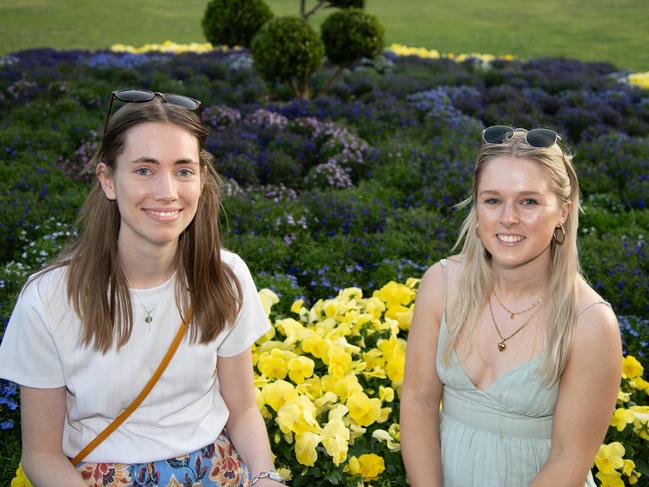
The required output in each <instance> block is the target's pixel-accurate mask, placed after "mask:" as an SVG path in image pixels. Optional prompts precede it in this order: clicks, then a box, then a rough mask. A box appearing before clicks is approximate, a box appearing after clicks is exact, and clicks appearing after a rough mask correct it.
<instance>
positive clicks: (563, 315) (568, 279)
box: [444, 130, 581, 385]
mask: <svg viewBox="0 0 649 487" xmlns="http://www.w3.org/2000/svg"><path fill="white" fill-rule="evenodd" d="M501 156H512V157H519V158H525V159H530V160H532V161H535V162H536V163H537V164H539V165H540V166H541V167H543V168H545V169H546V170H547V173H548V175H549V176H550V183H551V188H552V190H553V191H554V192H555V194H556V195H557V196H558V198H559V202H560V204H561V205H562V206H565V205H566V204H567V203H568V202H569V201H570V202H572V207H571V209H570V213H569V214H568V218H567V219H566V221H565V223H564V224H563V228H564V230H565V240H564V241H563V244H562V245H558V244H557V243H556V242H555V240H554V238H553V239H552V242H551V246H550V253H551V254H550V255H551V263H550V269H549V274H548V275H549V276H550V282H549V283H548V289H547V291H546V294H545V296H544V303H548V309H547V318H548V321H549V329H548V335H547V348H546V354H545V359H544V361H543V363H542V364H541V367H540V369H539V370H540V375H541V377H542V378H543V381H544V382H545V383H546V384H548V385H549V384H552V383H554V382H555V381H557V380H558V379H559V377H560V376H561V373H562V372H563V369H564V367H565V365H566V362H567V360H568V356H569V353H570V347H571V345H572V340H573V337H574V333H575V326H576V324H577V309H576V305H577V283H578V278H579V277H580V276H581V270H580V266H579V258H578V254H577V227H578V225H579V209H580V208H579V182H578V180H577V174H576V172H575V169H574V167H573V165H572V156H571V155H570V154H568V153H566V152H564V151H563V150H562V149H561V148H560V147H559V145H558V144H554V145H552V146H551V147H547V148H537V147H532V146H530V145H528V144H527V143H526V142H525V132H524V131H519V130H517V131H515V133H514V134H513V135H512V137H511V138H510V139H508V140H506V141H505V142H503V143H502V144H487V143H485V144H483V145H482V147H481V148H480V152H479V153H478V156H477V158H476V164H475V169H474V173H473V188H472V194H471V196H470V197H469V198H467V199H466V200H465V201H463V202H462V203H460V204H459V205H458V206H459V207H466V206H470V207H471V208H470V210H469V214H468V215H467V217H466V218H465V220H464V223H463V224H462V229H461V231H460V235H459V237H458V240H457V242H456V244H455V247H454V248H457V247H458V246H459V245H461V244H462V243H463V246H462V252H461V254H460V255H461V256H462V261H463V265H462V271H461V274H460V280H459V286H458V289H459V292H458V296H462V299H460V300H458V302H457V305H456V307H455V312H454V316H453V317H452V319H451V320H449V323H448V339H447V342H446V347H445V349H444V361H445V362H446V363H448V360H449V359H450V354H451V351H452V350H454V348H455V345H456V344H457V341H458V340H459V337H460V332H461V331H462V329H463V328H464V327H469V328H470V327H471V326H473V325H474V324H475V323H476V321H477V319H478V317H479V315H480V312H481V310H482V308H483V306H484V305H485V303H486V301H487V297H488V296H489V293H490V292H491V290H492V289H493V271H492V268H491V256H490V255H489V253H488V252H487V251H486V249H485V248H484V246H483V245H482V241H481V240H480V238H479V237H478V236H477V235H476V232H475V228H476V225H477V223H478V218H477V211H476V207H475V202H476V201H477V191H478V185H479V184H480V178H481V176H482V171H483V170H484V167H485V165H486V164H487V163H488V162H489V161H490V160H491V159H494V158H496V157H501Z"/></svg>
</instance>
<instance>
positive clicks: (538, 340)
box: [401, 125, 621, 487]
mask: <svg viewBox="0 0 649 487" xmlns="http://www.w3.org/2000/svg"><path fill="white" fill-rule="evenodd" d="M558 138H559V137H558V135H557V134H556V133H555V132H554V131H552V130H549V129H533V130H530V131H527V130H524V129H513V128H511V127H506V126H502V125H497V126H493V127H489V128H487V129H485V130H484V132H483V144H482V147H481V148H480V152H479V154H478V157H477V161H476V165H475V171H474V181H473V188H472V195H471V197H470V198H469V199H468V200H467V201H465V202H464V206H469V207H470V210H469V213H468V216H467V217H466V219H465V221H464V225H463V227H462V230H461V233H460V238H459V239H458V244H457V245H459V244H460V243H462V242H463V247H462V251H461V253H460V254H459V255H457V256H453V257H450V258H449V259H444V260H442V261H441V262H440V263H438V264H435V265H434V266H432V267H431V268H430V269H429V270H428V271H427V272H426V273H425V275H424V277H423V278H422V281H421V285H420V288H419V291H418V294H417V300H416V306H415V312H414V317H413V321H412V326H411V331H410V335H409V338H408V350H407V358H406V371H405V378H404V384H403V391H402V395H401V444H402V445H401V446H402V452H403V459H404V462H405V466H406V471H407V474H408V478H409V480H410V484H411V485H412V486H413V487H420V486H424V487H434V486H442V485H443V486H445V487H472V486H474V487H478V486H479V487H505V486H506V487H523V486H525V487H527V486H531V487H543V486H552V487H555V486H562V487H565V486H573V487H583V486H594V485H595V484H594V482H593V479H592V476H591V474H590V472H589V470H590V468H591V466H592V464H593V460H594V458H595V455H596V453H597V450H598V447H599V445H600V444H601V442H602V440H603V438H604V435H605V433H606V430H607V427H608V424H609V421H610V417H611V414H612V412H613V408H614V406H615V400H616V397H617V391H618V386H619V380H620V372H621V344H620V333H619V328H618V324H617V320H616V318H615V315H614V314H613V312H612V310H611V308H610V306H609V305H608V303H606V302H605V301H603V300H602V298H601V297H600V296H599V295H597V293H596V292H595V291H594V290H593V289H592V288H591V287H590V286H589V285H588V284H587V283H586V281H585V280H584V278H583V277H582V276H581V274H580V270H579V261H578V256H577V228H578V217H579V183H578V181H577V175H576V173H575V170H574V168H573V166H572V162H571V157H570V156H569V155H568V154H566V153H565V152H564V151H563V150H562V149H561V147H560V146H559V144H558V142H557V141H558ZM457 245H456V246H457ZM440 404H441V411H440Z"/></svg>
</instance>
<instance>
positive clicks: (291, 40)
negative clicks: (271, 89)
mask: <svg viewBox="0 0 649 487" xmlns="http://www.w3.org/2000/svg"><path fill="white" fill-rule="evenodd" d="M251 50H252V57H253V60H254V63H255V67H256V68H257V70H258V71H259V72H260V73H261V75H262V76H263V77H264V79H266V80H267V81H269V82H273V81H277V80H279V81H288V82H289V84H290V83H291V82H292V80H297V81H298V82H299V83H301V84H304V83H306V81H307V80H308V78H309V76H310V75H311V74H312V73H314V72H315V71H316V70H317V69H318V68H319V67H320V64H321V62H322V53H323V47H322V41H321V40H320V37H318V34H317V33H316V32H315V31H314V30H313V29H312V28H311V26H310V25H309V24H308V23H307V21H306V20H304V19H303V18H302V17H277V18H274V19H272V20H270V21H269V22H267V23H265V24H264V25H263V27H262V28H261V29H259V32H258V33H257V35H256V36H255V37H254V39H253V40H252V46H251Z"/></svg>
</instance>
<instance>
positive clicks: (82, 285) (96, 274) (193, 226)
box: [45, 99, 241, 353]
mask: <svg viewBox="0 0 649 487" xmlns="http://www.w3.org/2000/svg"><path fill="white" fill-rule="evenodd" d="M149 122H158V123H172V124H175V125H177V126H179V127H181V128H183V129H185V130H187V131H188V132H189V133H191V134H192V135H193V136H194V137H196V139H197V140H198V143H199V163H200V166H201V168H204V169H203V170H202V171H201V174H202V177H203V178H204V184H203V190H202V192H201V196H200V198H199V201H198V206H197V210H196V215H195V216H194V219H193V220H192V222H191V223H190V224H189V225H188V226H187V228H186V229H185V231H184V232H183V233H182V234H181V235H180V237H179V241H178V248H177V252H176V293H175V294H176V304H177V307H178V310H179V311H180V313H181V316H183V317H184V316H186V314H187V311H188V309H189V305H190V303H191V306H192V313H193V317H192V324H193V326H192V327H191V328H190V330H191V331H190V339H191V340H192V342H194V343H195V342H197V341H198V342H200V343H208V342H210V341H212V340H214V339H215V338H216V336H217V335H218V334H219V333H220V332H221V331H222V330H223V329H224V328H225V327H226V326H227V325H228V324H231V323H233V322H234V319H235V318H236V315H237V314H238V312H239V309H240V307H241V286H240V284H239V281H238V279H237V277H236V275H235V274H234V272H233V271H232V270H231V269H230V268H229V267H228V266H227V264H225V263H224V262H222V260H221V252H220V250H221V241H220V236H219V209H220V198H219V182H220V179H219V177H218V175H217V174H216V171H215V170H214V167H213V165H212V161H213V157H212V155H211V154H210V153H209V152H207V150H205V140H206V138H207V135H208V133H207V131H206V129H205V128H204V127H203V125H202V124H201V122H200V121H199V119H198V117H197V116H196V115H195V114H194V113H192V112H190V111H189V110H187V109H185V108H182V107H179V106H177V105H173V104H171V103H162V102H161V101H159V100H157V99H154V100H153V101H150V102H146V103H128V104H126V105H124V106H123V107H121V108H120V109H119V110H117V111H116V112H115V114H114V115H113V116H112V118H111V119H110V122H109V124H108V127H107V130H106V133H105V134H104V137H103V140H102V143H101V145H100V147H99V148H98V149H97V152H96V153H95V155H94V156H93V158H92V159H91V161H90V162H89V163H88V165H87V166H86V168H85V170H86V171H90V170H94V168H95V167H96V165H97V163H99V162H103V163H104V164H106V166H108V168H109V170H111V171H113V170H114V169H115V165H116V161H117V157H118V156H119V155H120V154H121V153H122V151H123V150H124V145H125V139H126V133H127V132H128V130H129V129H131V128H133V127H135V126H137V125H140V124H142V123H149ZM120 221H121V217H120V213H119V209H118V207H117V203H116V202H115V201H111V200H108V199H107V198H106V197H105V195H104V192H103V191H102V188H101V185H100V184H99V181H98V180H95V183H94V185H93V187H92V189H91V190H90V194H89V195H88V197H87V198H86V201H85V203H84V204H83V207H82V208H81V211H80V213H79V217H78V219H77V226H78V228H79V236H78V237H77V238H76V240H75V241H74V242H72V244H71V245H70V247H69V248H68V249H67V250H65V251H64V252H63V253H62V254H61V255H60V256H59V257H58V258H57V259H55V260H54V261H53V262H52V263H50V264H49V265H48V266H47V267H46V269H45V271H48V270H52V269H55V268H57V267H62V266H67V296H68V299H69V301H70V302H71V304H72V305H73V307H74V310H75V312H76V314H77V315H78V316H79V319H80V320H81V323H82V334H81V343H83V344H84V345H91V346H93V347H94V348H95V350H98V351H101V352H102V353H105V352H106V351H108V350H109V349H110V348H112V347H113V346H114V345H115V344H116V345H117V348H118V349H119V348H120V347H121V346H123V345H124V344H125V343H126V342H127V341H128V339H129V338H130V336H131V330H132V327H133V309H132V305H131V298H130V293H129V289H128V283H127V280H126V277H125V275H124V273H123V270H122V267H121V265H120V260H119V255H118V252H117V237H118V234H119V228H120Z"/></svg>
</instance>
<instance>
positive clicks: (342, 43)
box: [320, 8, 384, 66]
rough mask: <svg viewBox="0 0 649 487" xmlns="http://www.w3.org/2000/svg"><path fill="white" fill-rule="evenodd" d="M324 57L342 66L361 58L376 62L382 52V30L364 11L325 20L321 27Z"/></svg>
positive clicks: (345, 12) (342, 12) (337, 14)
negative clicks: (375, 59)
mask: <svg viewBox="0 0 649 487" xmlns="http://www.w3.org/2000/svg"><path fill="white" fill-rule="evenodd" d="M320 29H321V32H322V40H323V41H324V46H325V54H326V56H327V58H328V59H329V61H331V62H332V63H333V64H337V65H339V66H346V65H350V64H352V63H353V62H354V61H357V60H359V59H360V58H363V57H365V58H368V59H374V58H375V57H376V56H378V55H379V54H380V53H381V51H382V50H383V32H384V29H383V26H382V25H381V23H380V22H379V20H378V19H377V18H376V17H375V16H374V15H372V14H369V13H367V12H366V11H365V10H361V9H358V8H350V9H344V10H339V11H337V12H335V13H333V14H331V15H330V16H329V17H327V18H326V19H325V21H324V22H323V23H322V26H321V27H320Z"/></svg>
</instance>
